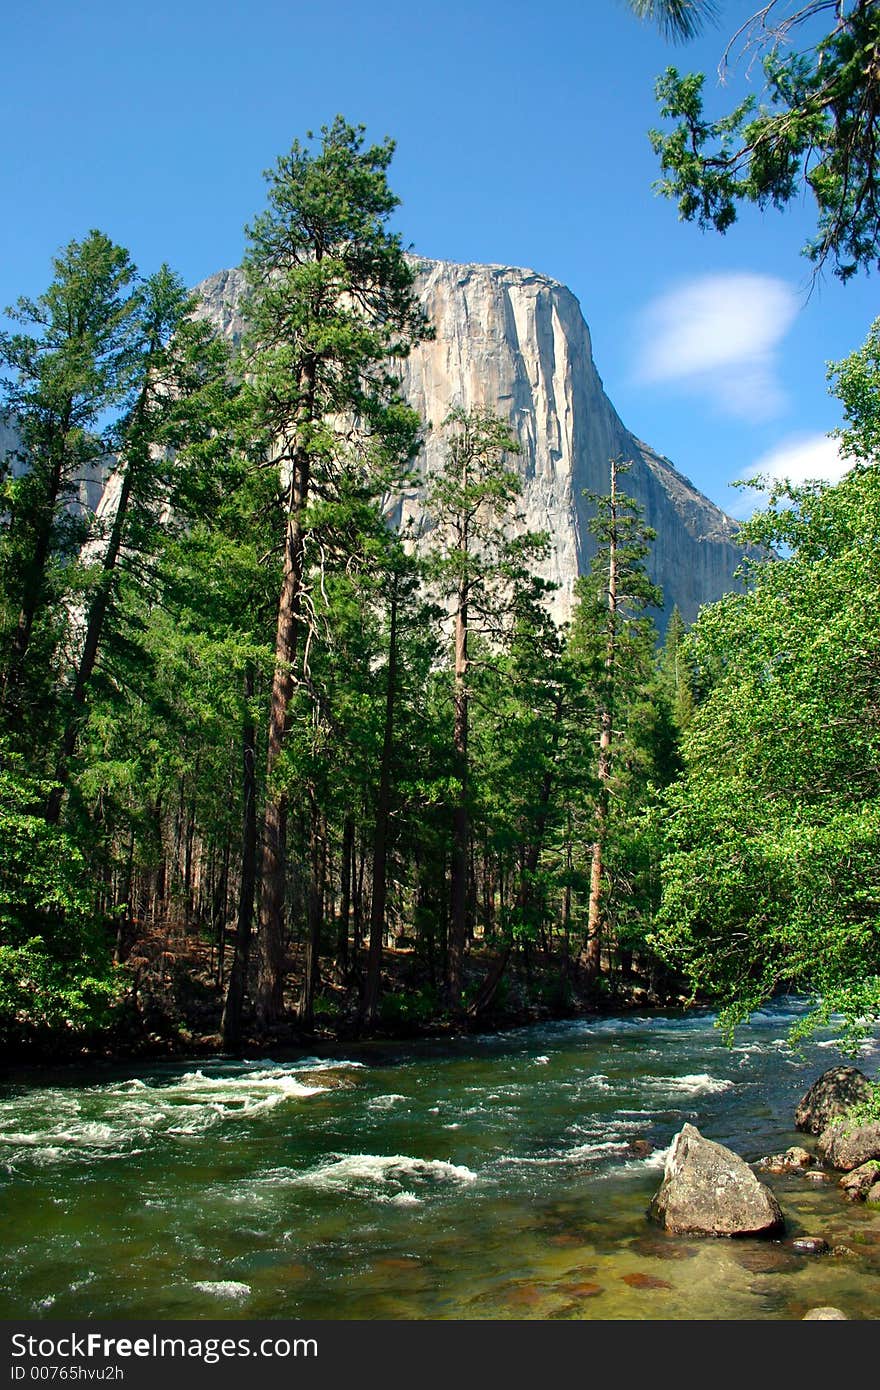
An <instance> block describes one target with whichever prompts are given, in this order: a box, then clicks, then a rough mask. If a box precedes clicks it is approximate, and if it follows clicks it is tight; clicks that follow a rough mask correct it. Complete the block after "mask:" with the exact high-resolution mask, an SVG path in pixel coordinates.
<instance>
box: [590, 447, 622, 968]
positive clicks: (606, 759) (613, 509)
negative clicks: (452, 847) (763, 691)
mask: <svg viewBox="0 0 880 1390" xmlns="http://www.w3.org/2000/svg"><path fill="white" fill-rule="evenodd" d="M609 517H610V522H611V525H610V528H609V540H608V621H607V626H606V629H605V634H606V636H605V690H604V696H603V700H602V706H601V709H600V713H599V765H598V779H599V794H598V796H597V798H596V837H595V839H594V841H593V850H592V855H591V859H590V902H589V910H588V914H587V939H586V943H585V946H584V954H583V958H582V964H583V966H584V970H585V972H586V975H587V979H588V980H591V981H592V980H595V979H596V978H597V976H598V975H599V972H600V969H601V963H602V925H603V916H604V913H603V907H602V860H603V855H604V851H605V841H606V838H607V834H608V808H609V802H610V790H611V788H610V784H611V763H612V752H611V741H612V734H613V729H614V694H615V691H614V677H615V664H616V657H617V466H616V464H615V462H614V460H613V459H612V461H611V500H610V508H609Z"/></svg>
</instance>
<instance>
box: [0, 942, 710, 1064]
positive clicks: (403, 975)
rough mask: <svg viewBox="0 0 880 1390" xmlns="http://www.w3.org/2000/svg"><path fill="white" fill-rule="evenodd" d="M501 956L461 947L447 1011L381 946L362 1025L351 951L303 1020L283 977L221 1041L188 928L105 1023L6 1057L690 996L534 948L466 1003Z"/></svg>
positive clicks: (447, 1024)
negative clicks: (592, 972) (598, 972)
mask: <svg viewBox="0 0 880 1390" xmlns="http://www.w3.org/2000/svg"><path fill="white" fill-rule="evenodd" d="M499 956H500V951H499V950H498V949H492V948H491V947H487V946H481V947H479V948H477V949H475V950H473V951H472V952H471V953H470V955H469V956H468V959H467V961H466V964H465V967H464V975H463V983H464V987H465V988H464V1004H463V1007H462V1009H461V1010H460V1011H459V1012H458V1013H456V1014H455V1015H452V1014H450V1012H449V1010H448V1009H447V1008H446V1007H445V1006H444V1001H443V991H442V986H441V983H440V979H439V978H438V976H437V975H435V974H432V973H431V972H430V971H427V972H426V970H425V967H424V963H423V962H421V961H420V960H418V959H417V957H416V956H415V954H414V952H413V951H412V950H406V949H404V950H401V949H392V950H386V951H385V952H384V954H383V960H382V992H381V995H380V1004H379V1010H378V1014H377V1017H376V1018H375V1019H374V1020H373V1022H372V1023H370V1024H369V1025H366V1024H365V1023H364V1021H363V1019H362V1018H361V1016H360V1012H359V1001H360V994H361V989H360V982H361V981H362V979H363V977H364V974H365V970H366V952H365V951H361V952H359V953H358V952H356V953H354V954H353V955H352V958H351V961H350V963H349V967H348V970H347V971H346V973H345V974H344V975H342V974H340V973H337V974H328V975H327V977H326V978H324V979H323V980H322V981H321V986H320V988H319V990H318V992H317V998H316V1007H315V1009H314V1011H313V1014H312V1017H311V1018H310V1019H309V1020H307V1021H303V1020H302V1019H301V1018H300V1017H299V1014H298V998H297V993H296V990H295V989H294V988H291V989H290V990H289V991H288V992H287V994H286V996H285V1010H284V1015H283V1017H282V1018H281V1019H280V1020H279V1021H278V1022H277V1023H276V1024H274V1025H273V1026H271V1027H270V1028H268V1029H264V1030H262V1031H259V1030H258V1029H257V1028H256V1025H255V1021H254V1019H253V1015H252V1013H251V1012H250V1010H248V1009H247V1008H246V1009H245V1013H244V1019H243V1027H242V1032H241V1037H240V1039H239V1041H238V1043H237V1044H236V1045H235V1046H234V1047H233V1048H230V1047H229V1046H228V1045H227V1044H226V1043H225V1042H224V1039H223V1036H222V1033H221V1019H222V1014H223V1001H224V976H223V972H222V971H220V972H218V969H217V962H216V959H215V956H214V952H213V949H209V948H208V946H207V945H206V943H205V942H203V941H201V940H199V939H198V938H190V940H189V941H188V942H186V943H185V945H183V946H182V945H181V943H180V941H178V942H177V944H176V947H175V950H174V951H173V952H171V953H168V954H167V959H166V958H165V956H163V953H162V951H161V950H160V949H159V946H158V945H156V949H155V950H153V951H152V952H151V954H150V956H149V958H148V959H146V961H141V960H135V961H134V962H127V963H126V965H125V966H124V967H123V968H122V971H121V972H120V973H121V989H120V1000H119V1004H118V1005H117V1007H116V1008H115V1009H114V1010H113V1012H112V1015H111V1017H110V1019H109V1020H108V1023H107V1024H106V1026H104V1027H102V1028H101V1029H97V1030H95V1031H93V1032H92V1033H85V1032H82V1031H72V1030H71V1031H68V1032H65V1031H59V1030H56V1031H55V1032H52V1033H42V1034H41V1033H37V1032H32V1033H31V1034H30V1036H28V1037H26V1038H20V1039H11V1040H8V1041H7V1043H6V1046H5V1049H4V1051H5V1063H6V1065H7V1066H15V1067H17V1068H18V1067H22V1066H23V1067H25V1068H26V1067H28V1066H30V1065H33V1064H38V1065H46V1066H57V1065H63V1064H65V1063H66V1064H70V1065H73V1066H76V1065H80V1064H84V1063H88V1062H90V1061H94V1062H99V1061H101V1062H112V1061H125V1060H136V1059H143V1060H145V1061H149V1060H155V1061H159V1060H162V1059H168V1060H173V1059H175V1058H184V1057H195V1058H210V1057H224V1056H228V1055H230V1053H231V1054H232V1055H234V1056H237V1057H242V1058H256V1057H259V1056H261V1055H264V1054H265V1053H266V1052H267V1051H270V1052H271V1051H273V1050H277V1049H279V1048H280V1049H282V1050H288V1051H290V1050H295V1049H296V1048H310V1047H314V1046H320V1047H334V1046H337V1045H338V1046H345V1045H350V1044H359V1043H365V1042H368V1041H370V1040H375V1041H386V1042H405V1041H407V1040H417V1039H420V1038H428V1039H430V1038H449V1037H457V1036H462V1035H469V1034H477V1033H486V1032H493V1031H499V1030H504V1029H510V1028H518V1027H527V1026H529V1025H533V1024H539V1023H542V1022H551V1021H565V1020H578V1019H590V1018H602V1017H606V1016H608V1015H611V1014H615V1013H621V1012H629V1011H632V1010H637V1009H644V1008H674V1007H682V1006H684V1005H685V1004H686V1003H687V1000H686V997H685V995H684V993H683V992H682V991H683V988H684V986H683V984H682V983H681V981H679V980H678V979H677V978H676V977H674V976H672V975H671V974H669V973H668V972H664V971H663V970H661V969H660V968H659V967H654V968H651V967H650V966H649V967H646V968H641V967H640V966H639V963H638V961H636V962H635V963H634V965H633V967H632V968H631V969H630V970H628V971H627V972H626V973H625V974H624V973H621V972H616V973H615V974H604V975H602V976H601V977H600V979H599V980H598V981H591V980H588V979H586V978H585V976H584V975H583V973H582V972H581V971H580V970H579V969H578V967H577V965H576V964H575V963H574V962H573V961H572V960H570V959H568V958H565V959H560V957H559V956H558V955H555V954H551V955H548V954H546V953H545V952H542V951H541V950H539V949H536V948H534V947H532V948H531V949H529V950H520V951H518V952H515V953H513V954H512V956H511V958H510V960H509V961H508V962H507V966H506V969H505V971H504V974H503V976H502V977H501V980H500V984H499V986H498V988H496V989H495V991H494V992H493V994H492V996H491V999H490V1000H489V1001H488V1002H487V1003H486V1004H485V1005H484V1006H483V1007H481V1008H479V1009H475V1008H474V1007H473V1001H474V1000H475V999H476V998H477V997H478V996H479V994H480V991H481V987H482V986H483V984H484V982H485V980H486V978H487V976H489V975H491V974H492V973H493V972H494V971H495V970H496V969H497V966H498V961H499ZM301 965H302V962H300V961H298V960H297V959H292V960H291V962H290V970H289V978H290V979H292V980H297V979H298V978H300V967H301Z"/></svg>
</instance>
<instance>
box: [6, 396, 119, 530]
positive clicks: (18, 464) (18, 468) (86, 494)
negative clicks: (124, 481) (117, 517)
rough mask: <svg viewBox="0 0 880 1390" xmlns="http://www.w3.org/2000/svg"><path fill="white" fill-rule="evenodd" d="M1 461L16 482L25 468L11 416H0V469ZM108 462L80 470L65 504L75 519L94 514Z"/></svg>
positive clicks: (18, 436)
mask: <svg viewBox="0 0 880 1390" xmlns="http://www.w3.org/2000/svg"><path fill="white" fill-rule="evenodd" d="M4 461H5V464H6V467H7V468H8V469H9V472H10V474H11V476H12V477H13V478H20V477H21V475H22V473H24V471H25V469H26V468H27V461H26V458H25V454H24V445H23V444H22V440H21V435H20V434H19V432H18V430H17V428H16V421H15V419H14V418H13V417H12V416H10V415H8V414H3V413H0V469H2V466H3V463H4ZM111 462H112V460H111V459H109V458H107V459H104V460H99V461H97V462H95V463H90V464H87V465H86V466H85V467H84V468H82V470H81V471H80V476H79V477H78V478H77V484H76V490H75V492H73V494H72V495H71V497H70V499H69V501H68V504H67V505H68V508H69V510H70V511H72V512H73V513H74V514H75V515H77V514H81V513H83V512H85V513H89V514H90V513H92V512H94V511H95V510H96V508H97V506H98V504H99V502H100V500H101V495H102V493H103V491H104V484H105V483H106V481H107V475H108V473H109V471H110V465H111Z"/></svg>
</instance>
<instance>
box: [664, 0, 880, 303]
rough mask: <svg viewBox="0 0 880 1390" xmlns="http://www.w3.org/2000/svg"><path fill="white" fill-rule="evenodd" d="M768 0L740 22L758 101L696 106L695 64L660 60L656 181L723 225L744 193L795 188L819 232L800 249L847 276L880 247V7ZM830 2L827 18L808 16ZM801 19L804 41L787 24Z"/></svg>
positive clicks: (779, 193) (760, 195) (706, 219)
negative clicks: (759, 58)
mask: <svg viewBox="0 0 880 1390" xmlns="http://www.w3.org/2000/svg"><path fill="white" fill-rule="evenodd" d="M772 9H773V6H768V7H767V9H766V10H764V11H759V13H758V15H756V16H755V17H754V18H753V20H752V21H751V25H746V26H744V28H745V29H746V30H750V32H751V36H752V37H753V38H754V37H755V36H756V35H757V38H758V40H759V41H760V42H761V43H763V44H765V45H767V52H766V54H765V56H764V60H763V68H764V80H765V91H766V96H767V103H766V104H765V105H762V106H760V107H759V106H758V104H757V102H756V100H755V98H754V97H748V98H746V100H744V101H743V102H741V103H739V104H738V105H737V106H735V107H734V108H733V109H732V110H731V111H730V112H729V113H728V114H727V115H725V116H722V117H721V118H720V119H718V120H711V119H709V118H708V117H707V116H706V115H705V113H704V101H703V87H704V82H705V79H704V77H703V75H702V74H699V73H696V74H695V73H691V74H689V75H686V76H681V74H680V73H679V72H678V71H677V70H676V69H675V68H672V67H670V68H668V69H667V70H666V73H665V74H664V75H663V76H662V77H661V78H660V79H659V80H658V83H657V97H658V101H659V103H660V113H661V115H662V116H663V117H664V118H666V119H667V120H670V121H673V122H675V123H676V124H675V125H674V127H673V129H672V130H671V131H668V132H662V131H657V130H654V131H651V142H652V145H653V147H654V149H655V151H656V153H657V154H658V155H659V156H660V163H661V168H662V170H663V175H664V177H663V178H662V179H661V180H660V182H659V183H658V185H657V186H658V188H659V191H660V192H661V193H663V194H664V195H665V196H666V197H668V198H672V199H674V200H675V201H676V202H677V204H678V210H679V215H680V216H681V218H682V219H683V220H685V221H696V222H697V223H698V224H699V225H700V226H701V227H703V228H707V227H714V228H715V230H716V231H719V232H724V231H726V230H727V229H728V228H729V227H730V226H731V225H732V223H733V222H734V221H735V220H736V215H737V207H738V205H739V204H741V203H754V204H756V205H757V206H758V207H759V208H764V207H768V206H773V207H777V208H782V207H785V206H787V205H788V204H789V203H791V202H792V201H793V200H794V199H795V198H796V197H800V196H801V193H802V191H803V190H804V189H807V190H809V192H810V193H811V194H812V196H813V199H814V202H815V205H816V235H815V236H814V237H813V238H812V239H811V240H810V241H809V242H808V244H807V246H806V247H805V248H804V253H805V254H806V255H807V256H809V257H810V259H811V260H812V261H813V262H814V263H815V264H816V266H817V268H821V267H822V266H823V265H824V264H825V263H826V261H830V262H831V263H832V264H833V265H834V269H835V274H836V275H838V276H839V277H840V278H841V279H842V280H848V279H849V278H850V277H851V276H852V275H854V274H855V273H856V272H857V271H858V270H860V269H869V268H870V267H871V266H872V265H875V264H876V263H877V261H878V255H880V232H878V228H880V195H878V189H877V182H876V177H875V165H876V149H877V141H878V137H880V102H878V91H880V10H878V7H877V5H876V4H875V3H874V0H849V3H846V2H845V0H844V3H841V4H835V5H834V6H831V5H828V4H827V3H824V0H813V2H812V3H809V4H806V5H804V6H801V7H799V8H797V9H795V8H794V7H793V6H789V7H788V8H787V11H786V13H785V14H784V15H782V16H780V17H779V18H778V19H777V18H776V16H774V15H771V14H770V11H771V10H772ZM829 10H833V12H834V16H835V22H834V27H833V28H832V29H831V30H830V32H828V33H827V34H824V35H820V36H819V37H818V39H814V37H813V35H812V33H811V27H812V25H813V24H814V22H818V21H819V19H820V17H824V14H825V13H826V12H827V11H829ZM801 26H804V27H805V31H806V36H807V42H806V44H805V47H804V49H803V51H800V52H799V51H796V50H792V48H791V47H790V37H791V33H792V31H793V30H795V29H796V28H800V27H801Z"/></svg>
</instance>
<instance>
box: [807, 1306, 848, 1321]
mask: <svg viewBox="0 0 880 1390" xmlns="http://www.w3.org/2000/svg"><path fill="white" fill-rule="evenodd" d="M810 1319H812V1320H813V1321H814V1322H849V1318H848V1317H847V1316H846V1313H842V1312H841V1311H840V1309H839V1308H832V1307H831V1306H830V1305H827V1306H826V1307H824V1308H811V1309H810V1311H809V1312H808V1313H804V1316H803V1318H802V1321H803V1322H809V1321H810Z"/></svg>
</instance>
